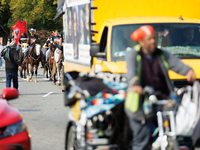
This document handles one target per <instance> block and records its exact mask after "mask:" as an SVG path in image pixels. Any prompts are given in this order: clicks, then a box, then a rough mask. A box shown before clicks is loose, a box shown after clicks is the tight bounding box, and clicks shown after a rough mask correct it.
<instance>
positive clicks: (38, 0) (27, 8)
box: [0, 0, 63, 36]
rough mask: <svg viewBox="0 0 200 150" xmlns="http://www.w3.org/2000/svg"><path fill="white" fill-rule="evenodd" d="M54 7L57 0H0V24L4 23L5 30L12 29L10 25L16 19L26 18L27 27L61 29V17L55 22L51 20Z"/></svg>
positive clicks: (53, 14) (14, 22) (50, 29)
mask: <svg viewBox="0 0 200 150" xmlns="http://www.w3.org/2000/svg"><path fill="white" fill-rule="evenodd" d="M56 8H57V0H0V24H1V25H5V28H6V30H7V32H10V31H11V30H12V29H11V26H13V25H15V24H16V22H17V20H19V21H21V22H22V21H24V20H26V21H27V29H30V28H35V29H36V30H37V31H38V30H47V31H54V30H55V29H58V30H59V31H62V27H63V26H62V19H60V20H59V21H57V22H55V21H54V20H53V18H54V17H55V14H56ZM7 13H8V14H9V15H8V14H7ZM0 32H1V26H0ZM3 32H5V31H3ZM0 36H1V33H0Z"/></svg>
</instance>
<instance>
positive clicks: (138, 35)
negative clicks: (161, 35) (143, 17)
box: [130, 25, 156, 42]
mask: <svg viewBox="0 0 200 150" xmlns="http://www.w3.org/2000/svg"><path fill="white" fill-rule="evenodd" d="M155 33H156V31H155V30H154V28H153V27H152V26H150V25H144V26H141V27H140V28H138V29H137V30H135V31H134V32H133V33H132V34H131V36H130V37H131V39H132V40H133V41H136V42H138V41H140V40H142V39H143V38H144V37H146V36H147V35H151V34H155Z"/></svg>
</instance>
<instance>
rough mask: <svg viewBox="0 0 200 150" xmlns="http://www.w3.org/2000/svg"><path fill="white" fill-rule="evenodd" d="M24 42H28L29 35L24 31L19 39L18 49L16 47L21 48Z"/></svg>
mask: <svg viewBox="0 0 200 150" xmlns="http://www.w3.org/2000/svg"><path fill="white" fill-rule="evenodd" d="M23 43H27V35H26V33H25V32H23V33H22V35H21V37H20V39H19V42H18V45H17V49H16V50H17V51H18V50H19V48H20V47H21V45H22V44H23Z"/></svg>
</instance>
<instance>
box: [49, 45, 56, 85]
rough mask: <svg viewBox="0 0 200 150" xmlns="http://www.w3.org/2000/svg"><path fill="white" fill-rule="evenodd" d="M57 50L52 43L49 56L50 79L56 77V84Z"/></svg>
mask: <svg viewBox="0 0 200 150" xmlns="http://www.w3.org/2000/svg"><path fill="white" fill-rule="evenodd" d="M55 50H56V46H55V45H50V57H49V69H50V72H51V74H50V79H52V78H54V80H53V81H54V84H56V61H55V58H54V52H55Z"/></svg>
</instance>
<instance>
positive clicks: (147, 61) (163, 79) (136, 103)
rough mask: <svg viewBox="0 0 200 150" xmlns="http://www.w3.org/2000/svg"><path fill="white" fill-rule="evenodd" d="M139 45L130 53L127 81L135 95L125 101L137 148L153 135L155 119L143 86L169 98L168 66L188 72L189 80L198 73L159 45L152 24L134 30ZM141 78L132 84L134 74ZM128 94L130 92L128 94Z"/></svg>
mask: <svg viewBox="0 0 200 150" xmlns="http://www.w3.org/2000/svg"><path fill="white" fill-rule="evenodd" d="M131 38H132V40H134V41H136V42H138V44H139V45H138V46H137V47H135V48H133V49H131V50H130V52H129V53H128V54H127V58H126V63H127V82H128V84H129V87H130V89H131V90H132V92H133V95H134V96H133V97H134V98H133V97H132V98H127V99H126V101H125V112H126V114H127V116H128V118H129V124H130V128H131V129H132V131H133V133H132V134H133V144H132V149H133V150H146V149H148V143H149V139H150V135H151V127H152V119H153V118H151V117H148V114H145V112H144V110H143V102H144V96H143V95H142V89H143V88H144V87H145V86H151V87H153V88H154V89H155V91H160V92H162V94H163V97H164V98H166V99H167V98H169V95H170V92H173V89H174V88H173V86H172V84H171V82H170V79H169V76H168V69H170V70H172V71H174V72H176V73H178V74H181V75H186V77H187V81H188V82H194V81H195V80H196V75H195V73H194V71H193V69H192V68H191V67H189V66H187V65H185V64H183V63H182V62H181V61H180V59H179V58H177V57H175V56H174V55H172V54H169V53H168V52H166V51H163V50H161V49H158V48H157V47H156V32H155V30H154V28H153V27H152V26H149V25H145V26H142V27H140V28H139V29H137V30H135V31H134V32H133V33H132V34H131ZM136 76H137V77H138V78H139V80H138V81H137V82H136V83H135V84H134V85H131V84H130V83H131V80H132V79H134V77H136ZM127 97H128V96H127Z"/></svg>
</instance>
